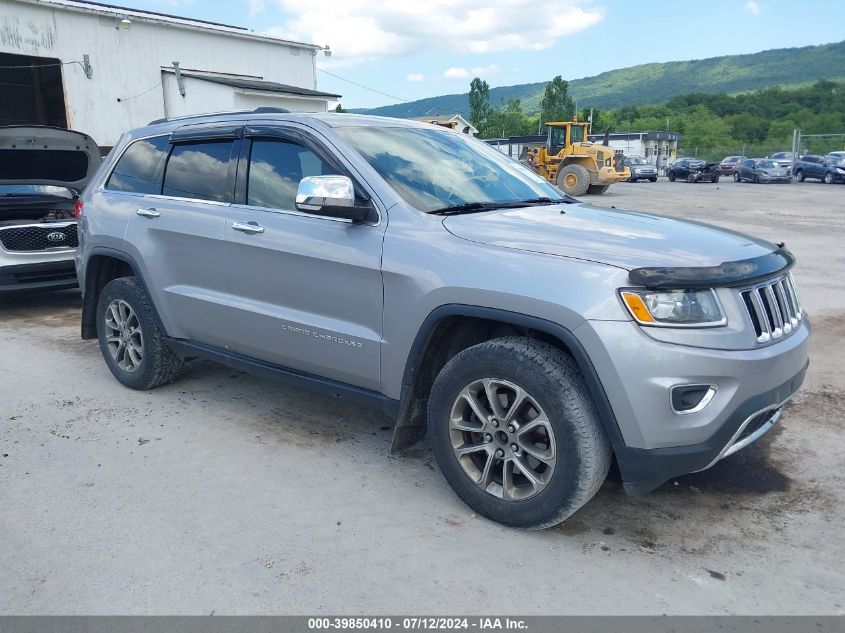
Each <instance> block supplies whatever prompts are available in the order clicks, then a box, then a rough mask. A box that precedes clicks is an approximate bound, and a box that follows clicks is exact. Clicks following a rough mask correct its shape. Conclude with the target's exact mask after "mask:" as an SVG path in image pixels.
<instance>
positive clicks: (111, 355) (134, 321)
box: [97, 277, 182, 389]
mask: <svg viewBox="0 0 845 633" xmlns="http://www.w3.org/2000/svg"><path fill="white" fill-rule="evenodd" d="M97 338H98V339H99V342H100V351H101V352H102V354H103V358H104V359H105V361H106V365H108V367H109V369H110V370H111V373H112V375H113V376H114V377H115V378H117V379H118V380H119V381H120V382H121V383H123V384H124V385H126V386H127V387H130V388H132V389H152V388H153V387H158V386H159V385H163V384H166V383H168V382H172V381H173V380H174V379H175V378H176V377H177V376H178V375H179V372H180V371H181V369H182V361H181V360H180V359H179V358H178V357H177V356H176V355H175V354H174V353H173V352H172V351H171V350H170V348H169V347H167V345H166V344H165V342H164V337H163V336H162V332H161V329H160V328H159V326H158V320H157V319H156V315H155V313H154V312H153V307H152V304H151V303H150V300H149V297H147V293H146V291H145V290H144V288H143V286H142V285H141V283H140V282H139V281H138V279H137V278H135V277H121V278H118V279H113V280H111V281H110V282H109V283H108V284H106V287H105V288H103V291H102V292H101V293H100V298H99V300H98V302H97Z"/></svg>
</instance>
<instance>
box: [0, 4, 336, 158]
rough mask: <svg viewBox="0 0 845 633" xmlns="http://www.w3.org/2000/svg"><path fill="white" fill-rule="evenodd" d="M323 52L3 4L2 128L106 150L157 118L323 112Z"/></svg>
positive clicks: (139, 19) (124, 18) (185, 23)
mask: <svg viewBox="0 0 845 633" xmlns="http://www.w3.org/2000/svg"><path fill="white" fill-rule="evenodd" d="M321 49H322V47H321V46H317V45H314V44H305V43H302V42H292V41H287V40H282V39H279V38H275V37H270V36H267V35H262V34H259V33H254V32H252V31H249V30H247V29H242V28H239V27H234V26H228V25H224V24H217V23H211V22H206V21H202V20H193V19H189V18H182V17H177V16H172V15H167V14H161V13H155V12H151V11H144V10H139V9H124V8H120V7H114V6H111V5H106V4H100V3H96V2H84V1H81V0H0V124H6V125H8V124H43V125H56V126H59V127H69V128H72V129H76V130H79V131H80V132H85V133H86V134H89V135H90V136H91V137H93V138H94V140H95V141H97V143H99V144H100V145H101V146H104V147H108V146H111V145H113V144H114V143H115V142H116V141H117V139H118V138H119V136H120V134H121V133H123V132H124V131H125V130H127V129H130V128H133V127H138V126H141V125H144V124H146V123H148V122H149V121H151V120H153V119H159V118H164V117H170V116H178V115H182V114H193V113H198V112H214V111H224V110H242V109H252V108H256V107H261V106H275V107H280V108H285V109H288V110H291V111H298V112H324V111H326V109H327V108H328V106H329V102H332V101H335V100H337V99H338V98H339V95H335V94H329V93H325V92H319V91H318V90H317V77H316V72H317V71H316V55H317V54H318V51H320V50H321Z"/></svg>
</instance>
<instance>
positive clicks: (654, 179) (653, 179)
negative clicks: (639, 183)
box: [649, 176, 657, 182]
mask: <svg viewBox="0 0 845 633" xmlns="http://www.w3.org/2000/svg"><path fill="white" fill-rule="evenodd" d="M649 182H657V176H655V177H654V178H649Z"/></svg>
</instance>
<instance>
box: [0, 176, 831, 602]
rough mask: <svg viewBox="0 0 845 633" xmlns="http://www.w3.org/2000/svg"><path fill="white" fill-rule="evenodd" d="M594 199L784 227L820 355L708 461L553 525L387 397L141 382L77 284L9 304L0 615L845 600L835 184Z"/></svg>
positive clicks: (230, 374) (635, 187)
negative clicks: (393, 410) (396, 448)
mask: <svg viewBox="0 0 845 633" xmlns="http://www.w3.org/2000/svg"><path fill="white" fill-rule="evenodd" d="M592 201H593V202H596V203H598V204H603V205H608V206H609V205H615V206H618V207H626V208H632V209H642V210H653V211H657V212H661V213H666V214H671V215H675V216H683V217H689V218H694V219H697V220H702V221H707V222H712V223H714V224H718V225H721V226H725V227H729V228H733V229H738V230H741V231H746V232H751V233H755V234H758V235H761V236H764V237H766V238H769V239H771V240H773V241H786V243H787V244H788V246H789V247H790V248H791V249H792V250H793V252H794V253H795V254H796V255H797V257H798V259H799V265H798V268H797V270H796V277H797V281H798V285H799V287H800V290H801V293H802V297H803V301H804V304H805V307H806V308H808V309H809V311H810V312H811V314H812V318H813V325H814V338H813V343H812V354H813V357H812V364H811V368H810V373H809V374H808V379H807V382H806V383H805V385H804V388H803V389H802V391H801V393H800V395H799V396H798V397H797V398H796V399H795V400H794V402H793V403H792V404H790V405H789V407H788V409H787V411H786V412H785V414H784V416H783V417H782V422H781V423H780V425H779V427H777V429H776V430H773V431H772V432H771V433H769V434H768V435H767V436H766V437H765V438H763V439H762V440H761V441H760V442H758V443H757V444H755V445H753V446H752V447H750V448H748V449H746V450H745V451H742V452H740V453H738V454H736V455H734V456H732V457H730V458H728V459H726V460H724V461H723V462H721V463H719V464H717V465H716V466H715V467H713V468H712V469H710V470H709V471H706V472H704V473H699V474H695V475H689V476H686V477H681V478H678V479H677V481H673V482H669V483H668V484H666V485H665V486H663V487H662V488H660V489H659V490H657V491H655V492H654V493H652V494H650V495H648V496H646V497H641V498H636V499H632V498H627V497H626V496H625V495H624V494H623V493H622V491H621V488H620V485H619V483H618V481H617V480H616V479H614V478H613V477H611V478H610V479H609V480H608V482H607V483H606V484H605V486H604V487H603V488H602V490H601V491H600V492H599V494H598V495H597V497H596V498H595V499H594V500H593V501H592V502H591V503H589V504H588V505H587V506H586V507H585V508H583V509H582V510H580V511H579V512H578V513H576V514H575V515H574V516H573V517H572V518H571V519H570V520H569V521H567V522H566V523H565V524H563V525H561V526H559V527H557V528H553V529H550V530H546V531H544V532H533V533H532V532H521V531H515V530H510V529H506V528H504V527H501V526H499V525H497V524H494V523H491V522H489V521H487V520H485V519H482V518H476V517H474V516H472V515H471V514H470V512H469V510H468V509H467V508H466V507H465V506H464V505H463V504H462V503H461V502H460V501H459V500H458V499H457V498H456V497H455V495H454V494H453V493H452V492H451V491H450V489H449V488H448V487H447V485H446V483H445V481H444V480H443V478H442V477H441V476H440V474H439V472H438V471H437V468H436V466H435V464H434V463H433V459H432V456H431V453H430V450H429V448H428V447H427V446H424V445H423V446H419V447H416V448H413V449H411V450H409V451H407V452H406V453H405V454H404V455H401V456H392V455H390V454H389V452H388V448H389V442H390V424H391V421H390V420H388V419H387V418H384V417H382V416H380V415H379V414H376V413H373V412H371V411H369V410H366V409H361V408H357V407H353V406H350V405H347V404H345V403H343V402H341V401H339V400H334V399H331V398H326V397H319V396H313V395H309V394H306V393H302V392H299V391H296V390H293V389H290V388H287V387H285V386H280V385H279V384H276V383H273V382H268V381H265V380H260V379H257V378H253V377H251V376H248V375H246V374H242V373H239V372H237V371H233V370H231V369H227V368H224V367H221V366H217V365H214V364H211V363H208V362H204V361H196V362H192V363H190V364H189V365H188V366H187V368H186V370H185V373H184V376H183V377H182V379H180V380H179V381H178V382H176V383H174V384H172V385H169V386H167V387H163V388H160V389H157V390H154V391H150V392H133V391H130V390H127V389H125V388H123V387H121V386H120V385H119V384H118V383H117V382H116V381H115V380H113V379H112V378H111V376H110V374H109V372H108V370H107V369H106V366H105V365H104V363H103V361H102V359H101V358H100V353H99V349H98V347H97V345H96V343H94V342H91V341H82V340H80V338H79V335H78V332H79V323H78V322H79V312H80V308H79V299H78V297H77V295H76V294H75V293H73V292H62V293H53V294H43V295H38V296H30V297H25V298H14V299H12V298H9V297H5V298H2V299H0V358H2V359H3V360H2V363H1V364H0V455H2V457H0V503H2V506H1V507H0V570H2V573H0V613H2V614H203V613H205V614H208V613H212V612H214V613H217V614H224V613H225V614H246V613H268V614H279V613H284V614H312V613H335V612H354V613H362V614H378V613H402V612H410V613H413V614H420V613H444V614H456V613H479V612H485V613H522V614H559V613H560V614H563V613H601V614H621V613H637V614H660V613H669V614H703V613H713V614H726V613H727V614H763V613H769V614H808V613H813V614H843V613H845V606H843V595H845V591H843V589H845V569H844V568H843V565H842V561H843V560H845V551H844V550H845V548H843V541H842V525H843V519H845V511H843V503H842V502H843V498H844V497H845V492H843V477H842V471H841V468H842V464H843V463H845V450H843V449H845V440H843V433H842V431H843V413H844V412H845V379H843V371H842V369H843V363H844V362H845V361H843V358H845V275H843V272H845V256H843V249H842V246H841V240H842V237H843V236H845V219H844V218H845V187H842V186H824V185H820V184H810V183H805V184H800V185H799V184H795V185H792V186H783V185H771V186H763V185H750V184H745V185H741V184H735V183H733V182H724V181H723V182H722V183H720V184H718V185H711V184H697V185H689V184H686V183H674V184H673V183H669V182H667V181H660V182H658V183H656V184H652V183H640V184H627V183H623V184H619V185H616V186H614V187H613V188H611V190H610V191H609V192H608V194H606V195H604V196H601V197H596V198H594V199H592Z"/></svg>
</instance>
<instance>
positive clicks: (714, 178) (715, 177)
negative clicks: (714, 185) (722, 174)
mask: <svg viewBox="0 0 845 633" xmlns="http://www.w3.org/2000/svg"><path fill="white" fill-rule="evenodd" d="M713 182H719V175H718V174H717V175H716V176H714V177H713Z"/></svg>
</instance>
